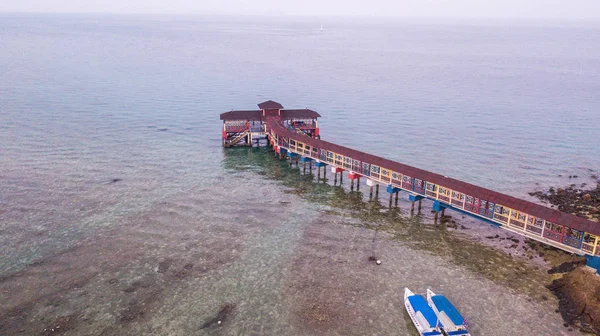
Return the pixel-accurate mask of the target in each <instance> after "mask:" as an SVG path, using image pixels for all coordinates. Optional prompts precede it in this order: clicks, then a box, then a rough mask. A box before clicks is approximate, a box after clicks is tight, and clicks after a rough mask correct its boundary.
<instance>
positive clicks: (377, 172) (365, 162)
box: [221, 101, 600, 271]
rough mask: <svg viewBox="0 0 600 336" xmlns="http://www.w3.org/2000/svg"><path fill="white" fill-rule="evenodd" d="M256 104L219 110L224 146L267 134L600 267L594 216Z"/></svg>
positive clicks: (309, 114)
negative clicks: (400, 157)
mask: <svg viewBox="0 0 600 336" xmlns="http://www.w3.org/2000/svg"><path fill="white" fill-rule="evenodd" d="M258 107H259V109H258V110H245V111H230V112H226V113H223V114H221V120H223V134H222V135H223V146H225V147H231V146H236V145H246V146H251V145H252V137H253V136H255V137H256V136H258V137H261V136H262V137H266V139H267V144H268V145H269V146H270V147H272V148H273V149H274V150H275V152H276V153H278V155H279V156H280V157H281V158H288V159H289V160H290V164H291V162H292V161H294V162H298V160H300V161H302V162H304V164H305V165H306V164H307V163H308V164H309V166H310V169H312V167H313V165H314V166H315V167H316V168H317V169H318V173H319V175H320V171H321V168H323V171H324V174H325V169H326V166H329V167H330V170H331V172H332V173H333V174H334V178H335V180H336V181H337V178H338V174H339V178H340V182H341V180H342V178H343V177H342V176H343V173H344V172H347V174H348V178H349V179H350V180H351V183H352V188H354V181H355V180H356V188H357V190H358V189H359V188H360V181H361V180H363V181H365V183H366V184H367V186H369V187H370V193H371V194H372V193H373V187H375V189H376V192H377V193H379V186H380V185H383V186H384V188H385V190H386V192H388V193H389V194H390V205H391V203H392V196H393V195H395V197H396V203H397V199H398V193H399V192H400V191H405V192H407V193H408V194H409V200H410V201H412V208H413V210H414V206H415V202H418V207H419V209H420V208H421V201H422V200H423V199H429V200H431V201H433V210H434V211H435V212H436V218H437V213H438V212H442V214H443V212H444V211H445V209H451V210H455V211H459V212H462V213H464V214H467V215H470V216H473V217H477V218H479V219H482V220H485V221H487V222H489V223H492V224H494V225H496V226H498V227H500V228H503V229H506V230H509V231H511V232H514V233H516V234H519V235H522V236H525V237H527V238H530V239H533V240H536V241H539V242H542V243H544V244H547V245H551V246H554V247H556V248H559V249H561V250H564V251H567V252H571V253H575V254H578V255H585V256H586V257H587V260H588V263H587V264H588V266H590V267H592V268H594V269H596V270H597V271H600V223H597V222H593V221H590V220H588V219H586V218H581V217H577V216H575V215H572V214H568V213H563V212H561V211H558V210H555V209H551V208H548V207H545V206H542V205H539V204H535V203H532V202H529V201H525V200H521V199H518V198H515V197H512V196H509V195H505V194H502V193H499V192H496V191H492V190H489V189H485V188H482V187H478V186H475V185H472V184H470V183H466V182H463V181H459V180H456V179H453V178H450V177H447V176H442V175H439V174H436V173H432V172H428V171H426V170H422V169H419V168H415V167H411V166H408V165H405V164H402V163H399V162H395V161H391V160H388V159H385V158H381V157H378V156H374V155H371V154H368V153H364V152H360V151H357V150H354V149H351V148H348V147H344V146H340V145H337V144H334V143H331V142H327V141H323V140H320V134H319V127H318V121H317V118H319V117H320V115H319V114H318V113H317V112H315V111H313V110H309V109H284V108H283V106H282V105H281V104H279V103H277V102H274V101H266V102H264V103H261V104H258Z"/></svg>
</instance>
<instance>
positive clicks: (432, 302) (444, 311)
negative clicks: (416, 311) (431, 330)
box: [427, 289, 471, 336]
mask: <svg viewBox="0 0 600 336" xmlns="http://www.w3.org/2000/svg"><path fill="white" fill-rule="evenodd" d="M427 303H428V304H429V306H430V307H431V309H433V311H434V313H435V314H436V315H437V319H438V320H439V321H440V326H441V327H442V330H443V331H444V333H445V334H446V335H449V336H450V335H451V336H455V335H461V336H470V335H471V334H469V331H468V330H467V328H468V325H467V321H466V320H465V319H464V318H463V317H462V315H460V313H459V312H458V310H456V308H455V307H454V305H452V303H450V301H448V299H447V298H446V297H445V296H443V295H440V294H435V293H434V292H432V291H431V290H429V289H428V290H427Z"/></svg>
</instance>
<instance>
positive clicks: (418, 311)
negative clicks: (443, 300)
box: [404, 288, 442, 336]
mask: <svg viewBox="0 0 600 336" xmlns="http://www.w3.org/2000/svg"><path fill="white" fill-rule="evenodd" d="M421 300H422V301H423V303H425V305H426V302H425V299H424V298H423V297H422V296H421V295H416V294H414V293H413V292H411V291H410V290H409V289H408V288H406V289H405V290H404V306H405V307H406V311H407V312H408V316H410V319H411V320H412V322H413V324H414V326H415V328H416V329H417V331H418V332H419V335H422V336H435V335H442V332H441V330H440V329H439V328H436V327H435V325H433V326H432V324H435V322H433V323H432V321H431V319H432V317H433V318H435V315H432V314H433V311H431V312H429V311H427V309H431V308H429V307H424V306H423V305H422V304H419V303H420V302H421Z"/></svg>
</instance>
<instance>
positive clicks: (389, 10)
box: [0, 0, 600, 20]
mask: <svg viewBox="0 0 600 336" xmlns="http://www.w3.org/2000/svg"><path fill="white" fill-rule="evenodd" d="M0 11H2V12H99V13H107V12H108V13H153V14H156V13H194V14H234V15H237V14H246V15H265V14H266V15H327V16H331V15H366V16H399V17H450V18H452V17H476V18H535V19H540V18H541V19H567V20H573V19H575V20H576V19H582V20H600V0H0Z"/></svg>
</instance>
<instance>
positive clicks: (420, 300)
mask: <svg viewBox="0 0 600 336" xmlns="http://www.w3.org/2000/svg"><path fill="white" fill-rule="evenodd" d="M408 301H409V302H410V304H411V305H412V306H413V309H414V310H415V312H419V311H420V312H421V314H423V316H424V317H425V319H427V322H429V326H430V327H431V328H434V327H435V324H436V323H437V317H436V316H435V312H434V311H433V309H431V307H429V305H428V304H427V301H426V300H425V298H424V297H422V296H421V295H413V296H409V297H408ZM423 327H427V326H423Z"/></svg>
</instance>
